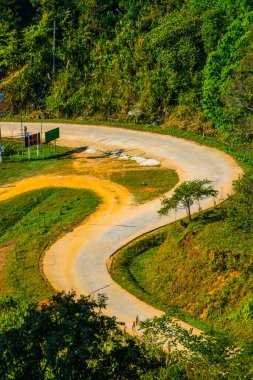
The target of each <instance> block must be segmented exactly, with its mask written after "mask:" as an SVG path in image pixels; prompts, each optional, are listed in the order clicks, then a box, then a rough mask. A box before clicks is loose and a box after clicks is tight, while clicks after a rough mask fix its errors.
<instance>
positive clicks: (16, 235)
mask: <svg viewBox="0 0 253 380" xmlns="http://www.w3.org/2000/svg"><path fill="white" fill-rule="evenodd" d="M98 203H99V199H98V197H97V196H96V195H95V194H94V193H92V192H90V191H86V190H75V189H43V190H41V191H35V192H30V193H27V194H24V195H22V196H20V197H16V198H14V199H11V200H8V201H4V202H0V215H3V217H2V218H1V220H0V247H1V248H0V258H2V268H1V270H0V294H2V295H4V294H5V295H6V294H11V295H18V296H21V297H22V298H26V299H29V300H31V299H41V298H43V297H46V296H47V294H48V292H50V291H51V289H50V288H49V287H48V285H47V284H46V283H45V282H44V279H43V277H42V275H41V272H40V259H41V256H42V254H43V253H44V251H45V250H46V248H47V247H48V246H50V245H52V243H53V242H54V241H55V240H57V239H58V238H59V237H60V236H61V235H63V234H65V233H66V232H68V231H70V230H72V229H73V228H74V227H75V226H76V225H77V224H78V223H80V222H81V221H82V220H83V219H84V218H85V217H86V216H87V215H89V214H90V213H91V212H93V211H94V210H95V208H96V207H97V205H98Z"/></svg>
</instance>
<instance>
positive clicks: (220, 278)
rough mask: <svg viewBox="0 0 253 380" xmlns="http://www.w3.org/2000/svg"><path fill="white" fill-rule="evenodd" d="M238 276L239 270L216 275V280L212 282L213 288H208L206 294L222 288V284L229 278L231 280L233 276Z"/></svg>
mask: <svg viewBox="0 0 253 380" xmlns="http://www.w3.org/2000/svg"><path fill="white" fill-rule="evenodd" d="M239 276H240V272H238V271H234V272H230V273H228V274H227V275H226V276H218V277H217V280H216V282H215V283H214V288H213V289H212V290H209V292H207V294H208V295H212V294H214V293H216V292H218V291H219V290H221V289H222V288H224V286H225V285H226V284H227V283H228V281H229V280H231V279H232V278H234V277H239Z"/></svg>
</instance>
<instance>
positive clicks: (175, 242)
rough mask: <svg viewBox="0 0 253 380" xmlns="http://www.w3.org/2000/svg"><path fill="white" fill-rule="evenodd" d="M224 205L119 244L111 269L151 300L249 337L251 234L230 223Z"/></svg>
mask: <svg viewBox="0 0 253 380" xmlns="http://www.w3.org/2000/svg"><path fill="white" fill-rule="evenodd" d="M228 206H229V204H228V205H224V206H222V207H221V206H220V207H217V208H215V209H213V210H210V211H208V212H205V213H203V214H202V215H200V216H199V217H196V218H195V219H194V221H193V222H192V223H189V224H188V223H187V222H181V223H179V222H177V224H176V225H170V226H169V227H168V228H167V229H166V230H165V231H164V232H162V231H158V232H156V233H154V234H151V235H147V236H145V237H143V238H142V239H141V240H139V241H136V242H135V243H133V244H132V245H130V246H129V247H126V248H124V249H122V250H121V251H119V252H118V253H117V254H116V255H115V256H114V260H113V265H112V266H111V274H112V276H113V278H114V279H115V280H116V281H119V283H120V284H121V285H122V286H123V287H125V288H126V289H127V290H129V291H131V292H132V293H134V294H135V295H137V296H138V297H139V298H141V299H143V300H145V301H147V302H150V303H151V304H153V305H154V306H160V307H161V308H163V309H164V310H169V311H170V312H172V313H173V314H176V315H180V313H184V314H185V316H186V318H187V317H188V318H189V317H191V318H195V319H199V320H201V321H204V322H206V323H207V324H209V325H213V326H214V327H215V328H217V329H222V330H227V331H230V332H232V333H233V334H235V335H237V336H238V337H240V338H242V339H245V340H252V338H253V325H252V299H253V293H252V289H253V278H252V253H253V249H252V246H253V239H252V235H251V234H250V233H245V232H243V231H241V230H236V231H235V230H234V229H232V227H231V226H230V225H229V223H228V220H227V217H226V212H227V209H228Z"/></svg>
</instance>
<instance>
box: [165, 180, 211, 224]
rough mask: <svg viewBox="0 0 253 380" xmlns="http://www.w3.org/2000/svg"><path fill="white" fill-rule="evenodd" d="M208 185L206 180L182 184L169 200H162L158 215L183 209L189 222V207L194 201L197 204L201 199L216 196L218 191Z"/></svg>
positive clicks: (190, 217) (209, 182) (208, 182)
mask: <svg viewBox="0 0 253 380" xmlns="http://www.w3.org/2000/svg"><path fill="white" fill-rule="evenodd" d="M210 184H211V181H208V180H207V179H204V180H195V181H186V182H183V183H182V184H181V185H180V186H178V187H177V188H176V189H175V192H174V194H173V195H172V197H171V198H167V197H164V198H163V199H162V207H161V209H160V210H159V213H160V214H161V215H167V214H168V213H169V212H170V210H173V209H177V208H184V209H185V210H186V212H187V215H188V218H189V220H191V219H192V216H191V206H192V205H193V203H194V201H198V202H199V201H200V200H201V199H205V198H209V197H215V196H216V195H217V194H218V191H217V190H214V189H213V187H212V186H211V185H210Z"/></svg>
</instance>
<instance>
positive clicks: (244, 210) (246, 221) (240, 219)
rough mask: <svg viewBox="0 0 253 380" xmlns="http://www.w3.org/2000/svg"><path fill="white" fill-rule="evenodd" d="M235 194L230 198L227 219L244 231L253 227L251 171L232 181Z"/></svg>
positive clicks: (252, 172)
mask: <svg viewBox="0 0 253 380" xmlns="http://www.w3.org/2000/svg"><path fill="white" fill-rule="evenodd" d="M234 191H235V195H234V196H233V197H232V199H231V207H230V209H229V221H230V223H231V225H232V226H233V227H234V228H235V229H237V228H239V229H242V230H244V231H245V232H252V229H253V171H251V172H249V173H246V174H244V176H242V177H241V178H240V179H239V180H238V181H236V182H234Z"/></svg>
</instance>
